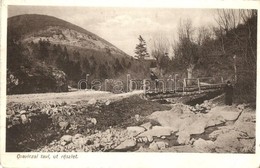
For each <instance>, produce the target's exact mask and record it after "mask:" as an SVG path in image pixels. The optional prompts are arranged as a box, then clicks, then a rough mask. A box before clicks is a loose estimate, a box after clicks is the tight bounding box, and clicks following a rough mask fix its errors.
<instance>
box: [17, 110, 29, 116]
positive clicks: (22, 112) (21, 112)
mask: <svg viewBox="0 0 260 168" xmlns="http://www.w3.org/2000/svg"><path fill="white" fill-rule="evenodd" d="M19 113H20V114H21V115H22V114H25V113H27V112H26V111H25V110H21V111H20V112H19Z"/></svg>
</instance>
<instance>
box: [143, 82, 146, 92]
mask: <svg viewBox="0 0 260 168" xmlns="http://www.w3.org/2000/svg"><path fill="white" fill-rule="evenodd" d="M143 89H144V94H145V93H146V79H144V80H143Z"/></svg>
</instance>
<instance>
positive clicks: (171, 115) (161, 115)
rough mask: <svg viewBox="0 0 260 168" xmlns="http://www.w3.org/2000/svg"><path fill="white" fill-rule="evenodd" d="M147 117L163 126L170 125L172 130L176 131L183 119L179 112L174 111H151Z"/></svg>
mask: <svg viewBox="0 0 260 168" xmlns="http://www.w3.org/2000/svg"><path fill="white" fill-rule="evenodd" d="M149 119H151V120H155V121H157V122H158V123H159V124H160V125H161V126H163V127H170V128H171V129H172V131H173V132H176V131H178V130H179V127H180V125H182V124H183V121H184V119H181V118H180V114H179V113H177V112H174V111H157V112H154V113H152V114H151V115H150V116H149Z"/></svg>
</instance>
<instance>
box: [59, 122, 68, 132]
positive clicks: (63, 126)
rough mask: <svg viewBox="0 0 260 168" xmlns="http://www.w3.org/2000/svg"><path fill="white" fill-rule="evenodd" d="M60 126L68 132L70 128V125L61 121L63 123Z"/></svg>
mask: <svg viewBox="0 0 260 168" xmlns="http://www.w3.org/2000/svg"><path fill="white" fill-rule="evenodd" d="M59 126H60V129H61V130H66V129H68V127H69V123H68V122H66V121H61V122H59Z"/></svg>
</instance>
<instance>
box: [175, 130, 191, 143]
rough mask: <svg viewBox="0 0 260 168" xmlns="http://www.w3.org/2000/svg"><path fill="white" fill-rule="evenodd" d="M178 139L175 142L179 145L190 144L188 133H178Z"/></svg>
mask: <svg viewBox="0 0 260 168" xmlns="http://www.w3.org/2000/svg"><path fill="white" fill-rule="evenodd" d="M177 134H178V139H177V142H178V143H179V144H180V145H187V144H189V142H190V133H188V132H185V131H182V132H178V133H177Z"/></svg>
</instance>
